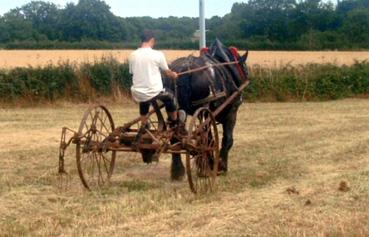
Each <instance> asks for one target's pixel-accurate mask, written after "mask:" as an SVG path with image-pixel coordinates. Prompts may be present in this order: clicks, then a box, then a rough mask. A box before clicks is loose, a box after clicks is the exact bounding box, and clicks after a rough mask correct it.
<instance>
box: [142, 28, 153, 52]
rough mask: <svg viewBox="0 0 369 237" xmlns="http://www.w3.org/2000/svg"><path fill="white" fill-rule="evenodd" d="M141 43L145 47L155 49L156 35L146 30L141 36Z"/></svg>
mask: <svg viewBox="0 0 369 237" xmlns="http://www.w3.org/2000/svg"><path fill="white" fill-rule="evenodd" d="M141 43H142V45H143V46H149V47H151V48H153V47H154V46H155V43H156V42H155V35H154V32H153V31H151V30H144V31H143V32H142V34H141Z"/></svg>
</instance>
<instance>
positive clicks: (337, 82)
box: [0, 58, 369, 103]
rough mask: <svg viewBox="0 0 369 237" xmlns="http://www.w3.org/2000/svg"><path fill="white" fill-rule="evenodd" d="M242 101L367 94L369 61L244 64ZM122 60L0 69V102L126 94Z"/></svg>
mask: <svg viewBox="0 0 369 237" xmlns="http://www.w3.org/2000/svg"><path fill="white" fill-rule="evenodd" d="M250 81H251V83H250V85H249V86H248V87H247V89H246V90H245V92H244V97H245V99H246V100H247V101H319V100H334V99H342V98H347V97H355V96H361V95H369V63H368V62H356V63H355V64H353V65H351V66H337V65H334V64H308V65H301V66H289V65H287V66H285V67H282V68H262V67H257V66H254V67H252V68H250ZM131 85H132V78H131V75H130V74H129V70H128V65H127V63H119V62H118V61H116V60H115V59H113V58H104V59H102V60H99V61H96V62H94V63H84V64H82V65H74V64H71V63H64V64H59V65H47V66H44V67H25V68H13V69H9V70H5V69H3V70H0V96H1V99H0V101H1V102H5V103H6V102H17V101H18V100H22V101H29V102H43V101H46V102H54V101H57V100H70V101H74V102H85V101H91V100H98V99H99V98H100V97H101V96H103V97H115V96H116V95H117V94H120V93H129V89H130V87H131Z"/></svg>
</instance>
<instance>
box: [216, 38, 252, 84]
mask: <svg viewBox="0 0 369 237" xmlns="http://www.w3.org/2000/svg"><path fill="white" fill-rule="evenodd" d="M209 54H210V55H211V56H212V57H214V58H216V59H217V60H218V61H220V62H237V63H236V64H235V65H231V66H229V68H230V69H231V71H232V74H233V75H234V76H235V78H236V81H237V84H238V85H241V84H242V82H245V81H247V80H248V69H247V64H246V61H247V57H248V51H246V53H245V54H244V55H243V56H241V55H240V54H239V51H238V49H237V48H235V47H226V46H224V45H223V43H222V42H220V40H218V39H216V40H215V42H214V43H213V44H212V45H211V47H210V48H209Z"/></svg>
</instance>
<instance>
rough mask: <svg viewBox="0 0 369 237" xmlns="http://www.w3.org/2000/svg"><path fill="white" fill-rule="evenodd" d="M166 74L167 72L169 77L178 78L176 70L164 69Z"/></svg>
mask: <svg viewBox="0 0 369 237" xmlns="http://www.w3.org/2000/svg"><path fill="white" fill-rule="evenodd" d="M164 74H165V76H167V77H169V78H171V79H173V80H175V79H177V78H178V74H177V73H176V72H174V71H172V70H170V69H168V70H164Z"/></svg>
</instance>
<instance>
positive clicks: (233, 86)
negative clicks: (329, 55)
mask: <svg viewBox="0 0 369 237" xmlns="http://www.w3.org/2000/svg"><path fill="white" fill-rule="evenodd" d="M246 60H247V53H246V54H245V55H244V56H242V57H241V56H240V55H239V53H238V52H237V49H235V48H228V47H225V46H224V45H223V44H222V43H221V42H220V41H219V40H216V41H215V42H214V43H213V44H212V46H211V47H210V48H209V49H207V50H204V51H202V53H201V56H200V57H193V56H190V57H186V58H179V59H177V60H175V61H174V62H173V63H172V64H171V65H170V67H171V69H172V70H173V71H176V72H184V71H187V70H190V69H195V68H199V67H204V66H210V65H215V64H219V63H223V62H238V63H236V64H232V65H227V66H220V67H217V66H213V67H208V68H207V69H205V70H202V71H198V72H194V73H190V74H186V75H183V76H180V77H179V78H178V79H177V80H176V82H175V83H174V82H173V81H172V80H170V79H168V78H164V87H165V88H166V89H168V90H172V91H175V92H176V93H175V94H176V98H177V101H178V105H179V109H182V110H184V111H185V112H186V113H187V114H190V115H193V113H194V112H195V111H196V109H198V108H200V107H201V106H208V107H209V108H210V109H211V110H212V111H214V110H215V109H217V108H218V107H219V106H220V105H221V104H222V103H223V102H224V101H225V100H226V99H227V97H229V96H230V95H232V94H233V93H234V92H236V91H237V90H238V88H239V86H240V85H241V84H242V83H244V82H246V81H247V80H248V71H247V66H246ZM241 103H242V96H239V97H238V98H237V99H236V100H234V102H233V103H231V104H229V105H228V106H227V107H226V108H225V109H224V110H222V112H221V113H220V114H219V115H218V116H217V117H216V120H217V121H218V122H219V123H221V124H222V126H223V138H222V147H221V150H220V156H221V166H220V169H221V171H223V172H224V173H225V172H227V170H228V153H229V150H230V149H231V148H232V145H233V130H234V127H235V125H236V120H237V111H238V109H239V106H240V105H241ZM184 173H185V170H184V166H183V163H182V160H181V156H180V155H178V154H174V155H173V156H172V168H171V177H172V179H174V180H179V179H181V178H182V177H183V176H184Z"/></svg>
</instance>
